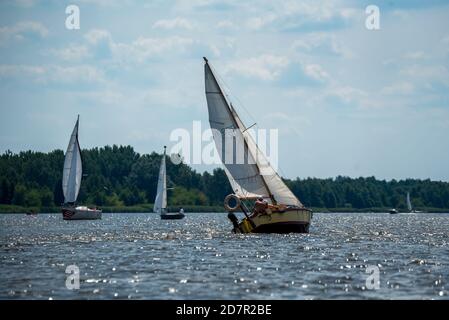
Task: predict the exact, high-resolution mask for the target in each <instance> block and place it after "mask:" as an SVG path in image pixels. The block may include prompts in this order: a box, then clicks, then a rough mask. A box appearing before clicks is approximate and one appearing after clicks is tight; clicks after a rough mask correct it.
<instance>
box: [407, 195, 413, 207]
mask: <svg viewBox="0 0 449 320" xmlns="http://www.w3.org/2000/svg"><path fill="white" fill-rule="evenodd" d="M407 209H408V211H412V210H413V208H412V202H411V201H410V192H407Z"/></svg>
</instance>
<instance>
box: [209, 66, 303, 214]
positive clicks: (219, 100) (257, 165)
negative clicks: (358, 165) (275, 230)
mask: <svg viewBox="0 0 449 320" xmlns="http://www.w3.org/2000/svg"><path fill="white" fill-rule="evenodd" d="M205 61H206V64H205V87H206V99H207V107H208V111H209V123H210V126H211V129H212V131H213V135H214V140H215V145H216V147H217V151H218V153H219V155H220V158H221V160H222V162H223V164H224V165H225V172H226V175H227V176H228V179H229V182H230V183H231V187H232V189H233V191H234V193H235V194H236V195H237V196H238V197H240V198H247V199H248V198H255V197H259V196H263V197H266V198H269V202H271V203H279V204H285V205H295V206H300V207H302V204H301V202H300V201H299V200H298V198H296V196H295V195H294V194H293V193H292V192H291V190H290V189H289V188H288V187H287V186H286V185H285V183H284V182H283V181H282V179H281V177H280V176H279V175H278V174H277V173H276V171H275V170H274V169H273V167H272V166H271V165H270V164H269V163H268V162H267V159H266V157H265V155H264V154H263V153H262V152H261V151H260V149H259V148H258V147H257V144H256V143H255V141H254V140H253V138H252V137H251V135H250V134H249V132H248V131H247V130H246V127H245V126H244V124H243V122H242V121H241V120H240V118H239V116H238V115H237V113H236V111H235V110H234V108H233V107H232V105H231V104H230V103H228V101H227V100H226V98H225V96H224V94H223V91H222V89H221V87H220V85H219V84H218V82H217V80H216V78H215V76H214V74H213V72H212V70H211V68H210V66H209V63H208V62H207V60H206V59H205ZM230 137H231V138H233V139H234V141H235V144H233V145H230V144H229V143H226V141H229V140H230ZM231 141H232V140H231ZM238 150H240V151H238ZM242 154H243V158H241V155H242Z"/></svg>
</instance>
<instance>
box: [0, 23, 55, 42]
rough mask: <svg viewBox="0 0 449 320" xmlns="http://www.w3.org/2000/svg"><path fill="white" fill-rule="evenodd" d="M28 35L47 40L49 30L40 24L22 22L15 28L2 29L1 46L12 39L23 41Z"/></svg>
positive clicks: (0, 35)
mask: <svg viewBox="0 0 449 320" xmlns="http://www.w3.org/2000/svg"><path fill="white" fill-rule="evenodd" d="M28 35H31V36H38V37H40V38H45V37H46V36H47V35H48V29H47V28H46V27H45V26H44V25H43V24H42V23H40V22H36V21H22V22H19V23H17V24H15V25H14V26H7V27H1V28H0V44H2V43H5V42H7V41H9V40H11V39H14V40H23V39H24V38H26V37H27V36H28Z"/></svg>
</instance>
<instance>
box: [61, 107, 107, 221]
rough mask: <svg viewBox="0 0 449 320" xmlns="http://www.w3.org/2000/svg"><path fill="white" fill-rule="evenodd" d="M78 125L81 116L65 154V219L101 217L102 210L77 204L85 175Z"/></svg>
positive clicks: (63, 214) (63, 177) (63, 211)
mask: <svg viewBox="0 0 449 320" xmlns="http://www.w3.org/2000/svg"><path fill="white" fill-rule="evenodd" d="M78 126H79V116H78V119H77V120H76V124H75V128H74V129H73V132H72V135H71V137H70V142H69V146H68V147H67V152H66V154H65V160H64V170H63V172H62V191H63V193H64V204H63V206H62V217H63V219H64V220H94V219H101V210H98V209H96V208H88V207H86V206H76V199H77V198H78V193H79V190H80V187H81V178H82V175H83V164H82V159H81V149H80V146H79V142H78Z"/></svg>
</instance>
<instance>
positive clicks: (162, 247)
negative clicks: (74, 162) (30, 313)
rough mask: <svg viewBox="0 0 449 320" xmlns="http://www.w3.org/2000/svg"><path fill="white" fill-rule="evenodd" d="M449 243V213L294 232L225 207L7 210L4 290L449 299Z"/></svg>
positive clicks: (345, 218) (0, 246)
mask: <svg viewBox="0 0 449 320" xmlns="http://www.w3.org/2000/svg"><path fill="white" fill-rule="evenodd" d="M448 243H449V215H448V214H416V215H410V216H407V215H395V216H391V215H389V214H355V213H351V214H349V213H347V214H346V213H344V214H343V213H341V214H320V213H316V214H314V219H313V224H312V227H311V233H310V234H288V235H279V234H271V235H268V234H252V235H251V234H250V235H235V234H232V233H231V232H230V223H229V222H228V220H227V218H226V214H200V213H196V214H194V213H192V214H189V215H188V216H187V217H186V218H185V219H184V220H180V221H161V220H160V219H159V216H157V215H152V214H105V215H104V216H103V219H102V220H94V221H63V220H62V218H61V217H60V215H53V214H49V215H46V214H42V215H39V216H37V217H35V218H30V217H27V216H25V215H1V216H0V257H1V259H2V268H1V269H0V283H2V286H1V288H0V298H1V299H49V298H50V297H51V298H52V299H373V298H374V299H408V298H410V299H411V298H417V299H447V298H448V285H447V281H448V276H449V248H448V245H447V244H448ZM69 265H76V266H78V267H79V269H80V289H79V290H68V289H67V288H66V286H65V282H66V277H67V274H66V273H65V271H66V267H67V266H69ZM368 266H376V267H377V268H378V269H379V282H380V288H379V289H378V290H369V289H368V288H367V285H366V279H367V277H368V276H369V274H367V273H366V269H367V267H368Z"/></svg>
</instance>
